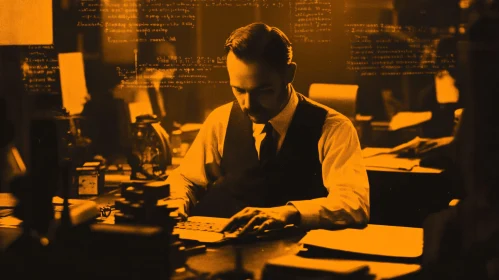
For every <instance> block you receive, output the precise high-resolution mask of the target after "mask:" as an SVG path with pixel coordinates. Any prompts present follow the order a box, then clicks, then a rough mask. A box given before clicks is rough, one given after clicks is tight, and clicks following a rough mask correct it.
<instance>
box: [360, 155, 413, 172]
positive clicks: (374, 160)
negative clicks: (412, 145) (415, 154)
mask: <svg viewBox="0 0 499 280" xmlns="http://www.w3.org/2000/svg"><path fill="white" fill-rule="evenodd" d="M420 161H421V160H420V159H418V158H398V157H397V155H395V154H378V155H375V156H372V157H369V158H364V165H365V166H366V167H379V168H388V169H397V170H407V171H410V170H412V169H413V168H414V167H415V166H419V162H420Z"/></svg>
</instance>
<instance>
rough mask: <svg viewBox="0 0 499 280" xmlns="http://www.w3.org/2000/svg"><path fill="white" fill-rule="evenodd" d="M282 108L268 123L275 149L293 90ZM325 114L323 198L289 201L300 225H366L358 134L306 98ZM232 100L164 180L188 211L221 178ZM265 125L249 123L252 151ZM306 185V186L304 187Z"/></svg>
mask: <svg viewBox="0 0 499 280" xmlns="http://www.w3.org/2000/svg"><path fill="white" fill-rule="evenodd" d="M291 90H292V94H291V97H290V100H289V101H288V103H287V105H286V106H285V107H284V109H283V110H282V111H281V112H280V113H279V114H278V115H277V116H275V117H274V118H272V119H271V120H270V123H271V124H272V126H273V128H274V132H275V133H276V134H277V135H274V137H277V138H274V139H278V143H277V150H278V152H279V149H280V148H281V146H282V143H283V142H284V138H285V136H286V132H287V130H288V127H289V125H290V122H291V120H292V118H293V115H294V113H295V111H296V107H297V105H298V101H299V100H298V96H297V93H296V92H295V91H294V89H292V87H291ZM307 100H308V101H309V102H311V103H314V104H317V105H318V106H320V107H322V108H324V109H326V110H327V116H326V120H325V122H324V125H323V129H322V135H321V137H320V139H319V142H318V144H317V149H318V151H319V160H320V162H321V164H322V179H323V182H324V186H325V187H326V188H327V190H328V193H329V194H328V196H327V197H321V198H315V199H310V200H300V201H290V202H288V204H291V205H293V206H295V207H296V209H297V210H298V211H299V212H300V217H301V220H300V226H302V227H305V228H331V227H334V226H350V225H364V224H367V222H368V221H369V182H368V179H367V173H366V169H365V166H364V164H363V162H362V161H363V157H362V152H361V149H360V144H359V139H358V136H357V131H356V130H355V128H354V126H353V124H352V122H351V121H350V120H349V119H348V118H346V117H345V116H343V115H341V114H340V113H338V112H337V111H335V110H333V109H331V108H328V107H326V106H324V105H322V104H319V103H317V102H314V101H312V100H310V99H308V98H307ZM231 108H232V102H231V103H227V104H225V105H222V106H220V107H218V108H216V109H215V110H214V111H213V112H211V114H210V115H209V116H208V118H207V119H206V121H205V122H204V124H203V126H202V128H201V130H200V131H199V134H198V136H197V137H196V139H195V140H194V142H193V144H192V146H191V147H190V149H189V151H188V152H187V154H186V156H185V157H184V159H183V160H182V162H181V165H180V166H179V167H178V168H177V169H175V170H174V171H173V172H172V174H171V175H170V176H169V177H168V179H167V182H169V183H170V189H171V195H172V198H179V199H183V200H184V201H185V204H184V205H185V207H186V210H187V213H188V211H189V209H190V208H191V207H193V206H194V205H195V204H196V202H197V201H198V198H199V199H202V197H199V193H200V191H202V190H200V188H204V189H206V187H207V186H208V185H209V184H210V183H212V182H214V181H215V180H217V178H219V177H220V176H221V169H220V162H221V159H222V157H223V148H224V140H225V133H226V130H227V125H228V122H229V115H230V112H231ZM263 127H264V124H253V137H254V138H255V148H256V150H257V151H258V154H259V150H260V144H261V142H262V140H263V138H264V137H265V133H263V132H262V131H263ZM304 187H305V186H304Z"/></svg>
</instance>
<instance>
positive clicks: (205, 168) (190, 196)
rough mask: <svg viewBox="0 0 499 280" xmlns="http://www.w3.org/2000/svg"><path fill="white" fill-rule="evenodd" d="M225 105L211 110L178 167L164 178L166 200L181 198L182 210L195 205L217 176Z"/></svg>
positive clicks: (225, 111) (218, 174) (224, 119)
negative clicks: (167, 189) (166, 187)
mask: <svg viewBox="0 0 499 280" xmlns="http://www.w3.org/2000/svg"><path fill="white" fill-rule="evenodd" d="M225 107H227V106H222V107H219V108H217V109H215V110H214V111H213V112H212V113H211V114H210V115H209V116H208V118H207V119H206V120H205V122H204V123H203V125H202V127H201V129H200V131H199V133H198V135H197V136H196V139H195V140H194V142H193V143H192V145H191V146H190V148H189V150H188V151H187V153H186V155H185V157H184V158H183V159H182V162H181V164H180V166H179V167H178V168H176V169H175V170H174V171H173V172H172V173H171V174H170V176H168V179H166V182H167V183H169V184H170V199H182V200H184V202H185V203H184V205H185V210H186V213H189V211H190V209H192V207H193V206H195V205H196V203H197V202H198V200H199V199H200V198H201V196H202V194H203V193H204V192H206V190H207V186H208V185H209V184H210V183H211V182H213V181H215V180H216V179H217V178H218V177H219V176H220V161H221V149H220V147H223V146H221V144H222V145H223V142H221V139H223V138H224V135H223V134H224V133H225V127H226V122H227V120H226V119H228V114H229V112H230V111H229V112H227V108H225ZM226 115H227V116H226ZM224 122H225V125H224Z"/></svg>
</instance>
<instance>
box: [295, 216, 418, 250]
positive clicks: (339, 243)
mask: <svg viewBox="0 0 499 280" xmlns="http://www.w3.org/2000/svg"><path fill="white" fill-rule="evenodd" d="M300 243H302V244H304V245H313V246H318V247H322V248H326V249H333V250H340V251H346V252H352V253H360V254H369V255H378V256H388V257H407V258H416V257H419V256H421V255H422V253H423V229H422V228H410V227H397V226H383V225H375V224H369V225H368V226H367V227H366V228H364V229H343V230H323V229H319V230H311V231H309V232H308V233H307V234H306V235H305V237H303V238H302V240H300Z"/></svg>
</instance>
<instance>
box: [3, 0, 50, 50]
mask: <svg viewBox="0 0 499 280" xmlns="http://www.w3.org/2000/svg"><path fill="white" fill-rule="evenodd" d="M50 44H53V28H52V0H0V45H11V46H12V45H50Z"/></svg>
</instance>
